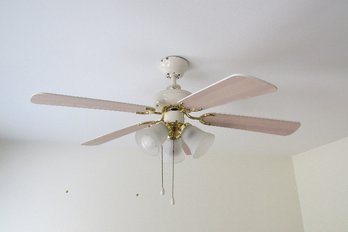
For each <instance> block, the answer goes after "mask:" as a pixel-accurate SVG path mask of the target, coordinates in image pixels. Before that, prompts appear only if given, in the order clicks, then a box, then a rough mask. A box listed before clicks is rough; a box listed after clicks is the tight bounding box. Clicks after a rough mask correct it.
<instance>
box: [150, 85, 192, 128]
mask: <svg viewBox="0 0 348 232" xmlns="http://www.w3.org/2000/svg"><path fill="white" fill-rule="evenodd" d="M190 94H191V93H190V92H189V91H186V90H183V89H166V90H163V91H160V92H159V93H157V94H156V97H155V99H156V102H155V106H156V107H155V108H156V111H158V112H162V111H163V107H164V106H169V105H177V104H178V101H180V100H181V99H183V98H184V97H186V96H188V95H190ZM164 121H165V122H175V121H177V122H184V114H183V113H182V112H181V111H179V110H178V109H176V108H175V107H173V108H171V109H170V110H169V111H168V112H165V113H164Z"/></svg>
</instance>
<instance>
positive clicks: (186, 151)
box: [181, 139, 192, 155]
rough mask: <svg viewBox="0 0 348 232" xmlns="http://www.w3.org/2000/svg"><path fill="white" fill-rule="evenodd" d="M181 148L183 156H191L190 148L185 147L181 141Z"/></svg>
mask: <svg viewBox="0 0 348 232" xmlns="http://www.w3.org/2000/svg"><path fill="white" fill-rule="evenodd" d="M181 146H182V150H183V151H184V153H185V155H192V153H191V150H190V148H189V147H188V146H187V144H186V143H185V142H184V140H182V139H181Z"/></svg>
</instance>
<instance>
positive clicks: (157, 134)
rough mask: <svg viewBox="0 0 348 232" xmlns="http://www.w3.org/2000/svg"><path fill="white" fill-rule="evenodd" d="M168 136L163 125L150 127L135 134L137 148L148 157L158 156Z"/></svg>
mask: <svg viewBox="0 0 348 232" xmlns="http://www.w3.org/2000/svg"><path fill="white" fill-rule="evenodd" d="M167 136H168V130H167V128H166V127H165V126H164V125H163V123H158V124H155V125H152V126H151V127H148V128H145V129H142V130H140V131H137V132H136V133H135V141H136V142H137V144H138V146H139V147H140V148H141V149H142V150H143V151H144V152H145V153H147V154H149V155H153V156H155V155H158V154H159V152H160V149H161V146H162V144H163V143H164V141H165V140H166V138H167Z"/></svg>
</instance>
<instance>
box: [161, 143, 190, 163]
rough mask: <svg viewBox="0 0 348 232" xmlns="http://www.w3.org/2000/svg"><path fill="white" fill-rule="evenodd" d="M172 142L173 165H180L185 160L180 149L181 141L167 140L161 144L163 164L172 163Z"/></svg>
mask: <svg viewBox="0 0 348 232" xmlns="http://www.w3.org/2000/svg"><path fill="white" fill-rule="evenodd" d="M173 141H174V163H180V162H182V161H184V160H185V154H184V151H183V150H182V147H181V139H176V140H171V139H167V140H166V141H165V142H164V144H163V162H165V163H171V162H173Z"/></svg>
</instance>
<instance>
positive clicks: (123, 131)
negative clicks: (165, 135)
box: [81, 122, 155, 146]
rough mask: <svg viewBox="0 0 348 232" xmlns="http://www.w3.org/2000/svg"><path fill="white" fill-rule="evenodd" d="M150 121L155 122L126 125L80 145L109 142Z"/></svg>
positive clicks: (140, 127)
mask: <svg viewBox="0 0 348 232" xmlns="http://www.w3.org/2000/svg"><path fill="white" fill-rule="evenodd" d="M152 123H155V122H146V123H142V124H136V125H133V126H130V127H126V128H123V129H121V130H118V131H114V132H112V133H110V134H106V135H103V136H101V137H98V138H96V139H92V140H90V141H87V142H85V143H82V144H81V145H90V146H94V145H100V144H103V143H106V142H109V141H111V140H113V139H117V138H119V137H122V136H124V135H128V134H130V133H133V132H136V131H138V130H141V129H143V128H145V127H148V126H149V125H150V124H152Z"/></svg>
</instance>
